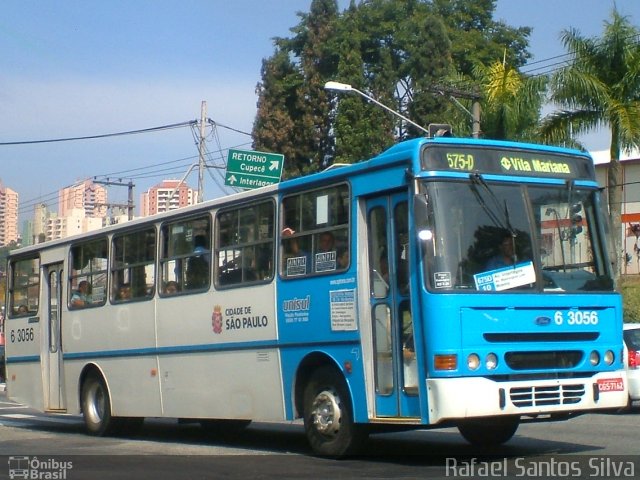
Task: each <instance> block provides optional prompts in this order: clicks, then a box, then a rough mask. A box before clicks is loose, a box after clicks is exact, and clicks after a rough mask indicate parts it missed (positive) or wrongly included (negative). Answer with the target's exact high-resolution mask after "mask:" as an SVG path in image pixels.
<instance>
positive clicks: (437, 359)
mask: <svg viewBox="0 0 640 480" xmlns="http://www.w3.org/2000/svg"><path fill="white" fill-rule="evenodd" d="M433 365H434V367H435V369H436V370H457V369H458V356H457V355H455V354H451V355H434V357H433Z"/></svg>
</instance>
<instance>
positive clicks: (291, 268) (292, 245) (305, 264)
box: [282, 227, 311, 277]
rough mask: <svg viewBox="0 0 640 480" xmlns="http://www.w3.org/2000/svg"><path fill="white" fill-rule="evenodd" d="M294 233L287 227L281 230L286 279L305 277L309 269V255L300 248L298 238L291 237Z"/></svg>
mask: <svg viewBox="0 0 640 480" xmlns="http://www.w3.org/2000/svg"><path fill="white" fill-rule="evenodd" d="M295 233H296V232H295V230H293V229H292V228H289V227H285V228H284V229H283V230H282V236H283V237H285V239H284V240H283V242H282V245H283V247H284V259H285V260H284V261H285V264H284V271H285V275H287V276H288V277H289V276H290V277H293V276H298V275H305V274H307V273H309V271H310V268H311V255H310V254H309V252H307V251H305V250H304V249H302V248H301V247H300V239H299V237H291V235H294V234H295ZM287 237H291V238H287Z"/></svg>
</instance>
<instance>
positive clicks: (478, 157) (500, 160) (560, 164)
mask: <svg viewBox="0 0 640 480" xmlns="http://www.w3.org/2000/svg"><path fill="white" fill-rule="evenodd" d="M422 167H423V168H424V169H425V170H455V171H459V172H469V173H471V172H477V173H496V174H504V175H521V176H535V177H562V178H572V179H576V178H583V179H593V175H594V172H593V164H592V163H591V162H590V161H589V160H588V159H587V158H585V157H580V156H570V155H563V154H554V153H550V152H539V151H537V152H535V151H530V150H523V149H497V148H486V147H471V146H467V145H454V144H447V145H429V146H428V147H426V148H425V149H424V151H423V156H422Z"/></svg>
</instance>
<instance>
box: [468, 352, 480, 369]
mask: <svg viewBox="0 0 640 480" xmlns="http://www.w3.org/2000/svg"><path fill="white" fill-rule="evenodd" d="M467 367H468V368H469V370H477V369H478V368H479V367H480V357H479V356H478V355H476V354H475V353H470V354H469V356H468V357H467Z"/></svg>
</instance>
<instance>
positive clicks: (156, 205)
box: [140, 180, 197, 217]
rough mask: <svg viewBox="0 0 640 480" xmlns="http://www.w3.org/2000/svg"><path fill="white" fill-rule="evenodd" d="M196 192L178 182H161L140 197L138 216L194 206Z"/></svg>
mask: <svg viewBox="0 0 640 480" xmlns="http://www.w3.org/2000/svg"><path fill="white" fill-rule="evenodd" d="M196 193H197V192H196V190H194V189H193V188H191V187H190V186H189V185H187V184H186V183H184V182H180V180H163V181H162V182H161V183H159V184H158V185H156V186H154V187H151V188H150V189H149V190H148V191H146V192H145V193H143V194H142V195H141V196H140V215H141V216H143V217H146V216H149V215H155V214H156V213H161V212H167V211H169V210H175V209H177V208H182V207H186V206H188V205H194V204H195V203H196V200H197V194H196Z"/></svg>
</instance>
